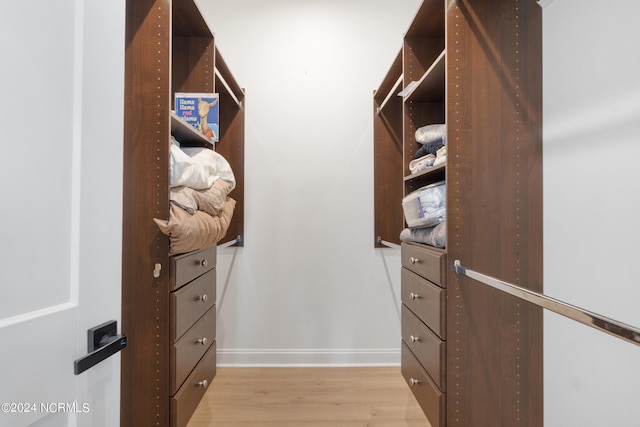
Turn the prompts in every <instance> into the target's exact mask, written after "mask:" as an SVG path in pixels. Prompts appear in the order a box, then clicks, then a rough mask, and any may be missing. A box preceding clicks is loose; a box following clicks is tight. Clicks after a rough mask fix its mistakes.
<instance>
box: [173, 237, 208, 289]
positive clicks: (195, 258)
mask: <svg viewBox="0 0 640 427" xmlns="http://www.w3.org/2000/svg"><path fill="white" fill-rule="evenodd" d="M215 266H216V247H215V246H210V247H208V248H205V249H201V250H199V251H193V252H189V253H187V254H183V255H176V256H172V257H171V271H172V272H173V274H172V276H171V277H172V280H171V285H170V287H171V289H169V290H170V291H172V290H174V289H178V288H179V287H180V286H183V285H185V284H187V283H189V282H190V281H192V280H193V279H195V278H196V277H198V276H200V275H202V274H204V273H206V272H207V271H209V270H211V269H213V268H214V267H215Z"/></svg>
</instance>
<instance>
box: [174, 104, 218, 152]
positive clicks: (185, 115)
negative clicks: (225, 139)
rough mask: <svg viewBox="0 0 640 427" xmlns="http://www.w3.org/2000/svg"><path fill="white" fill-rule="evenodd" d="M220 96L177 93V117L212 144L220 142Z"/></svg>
mask: <svg viewBox="0 0 640 427" xmlns="http://www.w3.org/2000/svg"><path fill="white" fill-rule="evenodd" d="M218 100H219V96H218V94H217V93H197V92H176V94H175V111H176V115H177V116H178V117H180V118H181V119H183V120H184V121H186V122H187V123H189V124H190V125H191V126H193V127H194V128H195V129H197V130H198V131H199V132H201V133H202V134H203V135H204V136H205V137H206V138H208V139H209V141H211V142H217V141H218V135H219V120H220V116H219V102H218Z"/></svg>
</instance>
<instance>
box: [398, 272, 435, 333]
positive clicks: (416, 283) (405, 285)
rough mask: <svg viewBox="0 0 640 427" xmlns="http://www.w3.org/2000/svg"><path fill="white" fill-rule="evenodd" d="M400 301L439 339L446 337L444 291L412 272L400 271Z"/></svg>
mask: <svg viewBox="0 0 640 427" xmlns="http://www.w3.org/2000/svg"><path fill="white" fill-rule="evenodd" d="M401 281H402V283H401V285H400V287H401V293H402V302H403V303H404V304H405V305H406V306H407V307H408V308H409V309H410V310H411V311H413V313H414V314H415V315H416V316H418V317H419V318H420V320H422V321H423V322H424V323H425V324H426V325H427V326H428V327H429V328H431V330H432V331H433V332H435V333H436V334H437V335H438V336H439V337H440V338H441V339H443V340H445V339H446V324H447V322H446V312H447V310H446V303H447V299H446V291H445V290H444V289H443V288H441V287H439V286H436V285H434V284H433V283H431V282H429V281H428V280H425V279H423V278H422V277H420V276H418V275H417V274H414V273H412V272H411V271H409V270H407V269H406V268H403V269H402V273H401Z"/></svg>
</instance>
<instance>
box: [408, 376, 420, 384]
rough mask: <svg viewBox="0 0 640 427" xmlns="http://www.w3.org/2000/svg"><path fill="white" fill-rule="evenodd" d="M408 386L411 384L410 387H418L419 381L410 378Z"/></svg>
mask: <svg viewBox="0 0 640 427" xmlns="http://www.w3.org/2000/svg"><path fill="white" fill-rule="evenodd" d="M409 384H411V385H418V384H420V381H419V380H417V379H415V378H411V379H410V380H409Z"/></svg>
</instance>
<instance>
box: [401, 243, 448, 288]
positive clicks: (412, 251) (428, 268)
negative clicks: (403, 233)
mask: <svg viewBox="0 0 640 427" xmlns="http://www.w3.org/2000/svg"><path fill="white" fill-rule="evenodd" d="M400 258H401V262H402V266H403V267H404V268H407V269H409V270H411V271H413V272H414V273H416V274H418V275H420V276H422V277H424V278H425V279H428V280H430V281H431V282H433V283H435V284H436V285H439V286H441V287H443V288H444V287H446V285H447V254H446V252H444V251H443V250H442V249H438V248H434V247H431V246H426V245H420V244H416V243H403V244H402V250H401V255H400Z"/></svg>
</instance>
